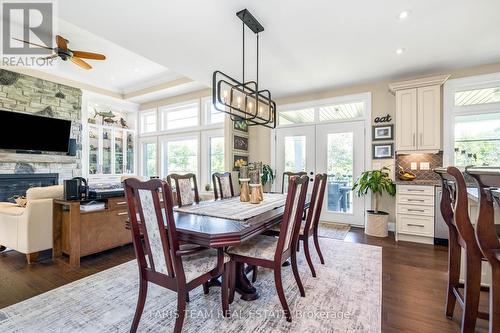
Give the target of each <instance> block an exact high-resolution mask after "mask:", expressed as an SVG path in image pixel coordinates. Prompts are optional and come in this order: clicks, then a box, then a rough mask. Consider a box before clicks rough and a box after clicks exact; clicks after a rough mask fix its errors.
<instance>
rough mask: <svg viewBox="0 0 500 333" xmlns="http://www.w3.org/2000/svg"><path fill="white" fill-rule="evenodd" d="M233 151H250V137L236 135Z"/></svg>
mask: <svg viewBox="0 0 500 333" xmlns="http://www.w3.org/2000/svg"><path fill="white" fill-rule="evenodd" d="M233 149H234V150H241V151H245V152H246V151H248V137H245V136H240V135H234V136H233Z"/></svg>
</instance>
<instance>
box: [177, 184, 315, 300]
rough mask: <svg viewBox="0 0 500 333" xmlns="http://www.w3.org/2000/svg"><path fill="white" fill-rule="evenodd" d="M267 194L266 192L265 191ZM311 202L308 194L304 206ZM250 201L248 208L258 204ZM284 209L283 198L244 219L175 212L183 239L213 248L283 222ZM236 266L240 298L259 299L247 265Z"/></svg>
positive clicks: (202, 203)
mask: <svg viewBox="0 0 500 333" xmlns="http://www.w3.org/2000/svg"><path fill="white" fill-rule="evenodd" d="M265 196H266V194H264V197H265ZM283 198H285V195H283ZM222 200H228V199H222ZM233 200H234V198H233ZM215 202H216V201H213V200H212V201H208V202H207V201H203V202H201V203H199V204H193V206H190V207H193V208H195V207H196V206H197V205H210V204H211V203H215ZM219 202H220V200H219ZM309 203H310V198H309V196H307V198H306V203H305V206H304V210H305V209H307V208H309ZM247 204H248V207H249V209H252V208H253V207H255V205H254V204H250V203H247ZM284 212H285V206H284V200H283V204H282V205H280V206H279V207H273V208H272V209H269V210H266V211H264V212H261V213H260V214H258V215H255V216H253V217H250V218H248V219H245V220H241V219H230V218H221V217H214V216H207V215H203V214H202V213H199V212H198V213H196V214H193V213H187V212H182V211H177V210H176V209H175V208H174V214H173V215H174V219H175V225H176V228H177V233H178V238H179V240H180V241H182V242H184V243H189V244H196V245H201V246H206V247H210V248H226V247H228V246H238V245H240V244H242V243H244V242H245V241H248V240H249V239H251V238H252V237H255V236H257V235H260V234H262V233H264V232H265V231H266V230H268V229H270V228H272V227H273V226H275V225H276V224H278V223H280V222H281V220H282V218H283V214H284ZM236 270H237V271H236V291H237V292H238V293H239V294H240V295H241V298H242V299H243V300H247V301H250V300H255V299H258V298H259V293H258V291H257V290H256V288H255V287H254V286H253V285H252V283H251V282H250V281H249V279H248V278H247V276H246V272H245V267H244V266H243V265H240V264H238V265H237V267H236ZM214 284H217V282H216V281H211V285H214Z"/></svg>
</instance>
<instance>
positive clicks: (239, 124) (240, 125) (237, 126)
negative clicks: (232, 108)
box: [233, 118, 248, 133]
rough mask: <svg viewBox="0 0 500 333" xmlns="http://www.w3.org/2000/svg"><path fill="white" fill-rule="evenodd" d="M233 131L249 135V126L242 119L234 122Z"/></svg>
mask: <svg viewBox="0 0 500 333" xmlns="http://www.w3.org/2000/svg"><path fill="white" fill-rule="evenodd" d="M233 129H234V130H235V131H239V132H244V133H248V124H247V123H246V121H245V120H243V119H242V118H240V119H237V120H235V121H233Z"/></svg>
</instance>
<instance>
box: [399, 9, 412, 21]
mask: <svg viewBox="0 0 500 333" xmlns="http://www.w3.org/2000/svg"><path fill="white" fill-rule="evenodd" d="M408 16H410V12H409V11H408V10H403V11H402V12H401V13H399V19H400V20H404V19H405V18H407V17H408Z"/></svg>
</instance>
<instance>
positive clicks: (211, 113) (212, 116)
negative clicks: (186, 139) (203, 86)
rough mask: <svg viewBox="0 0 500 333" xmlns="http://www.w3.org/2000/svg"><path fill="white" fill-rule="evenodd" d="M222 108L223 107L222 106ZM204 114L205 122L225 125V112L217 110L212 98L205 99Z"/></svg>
mask: <svg viewBox="0 0 500 333" xmlns="http://www.w3.org/2000/svg"><path fill="white" fill-rule="evenodd" d="M220 108H222V106H220ZM203 112H204V113H205V122H206V124H207V125H209V124H221V123H224V117H225V114H224V112H221V111H219V110H217V109H215V107H214V105H213V103H212V98H205V99H203Z"/></svg>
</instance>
